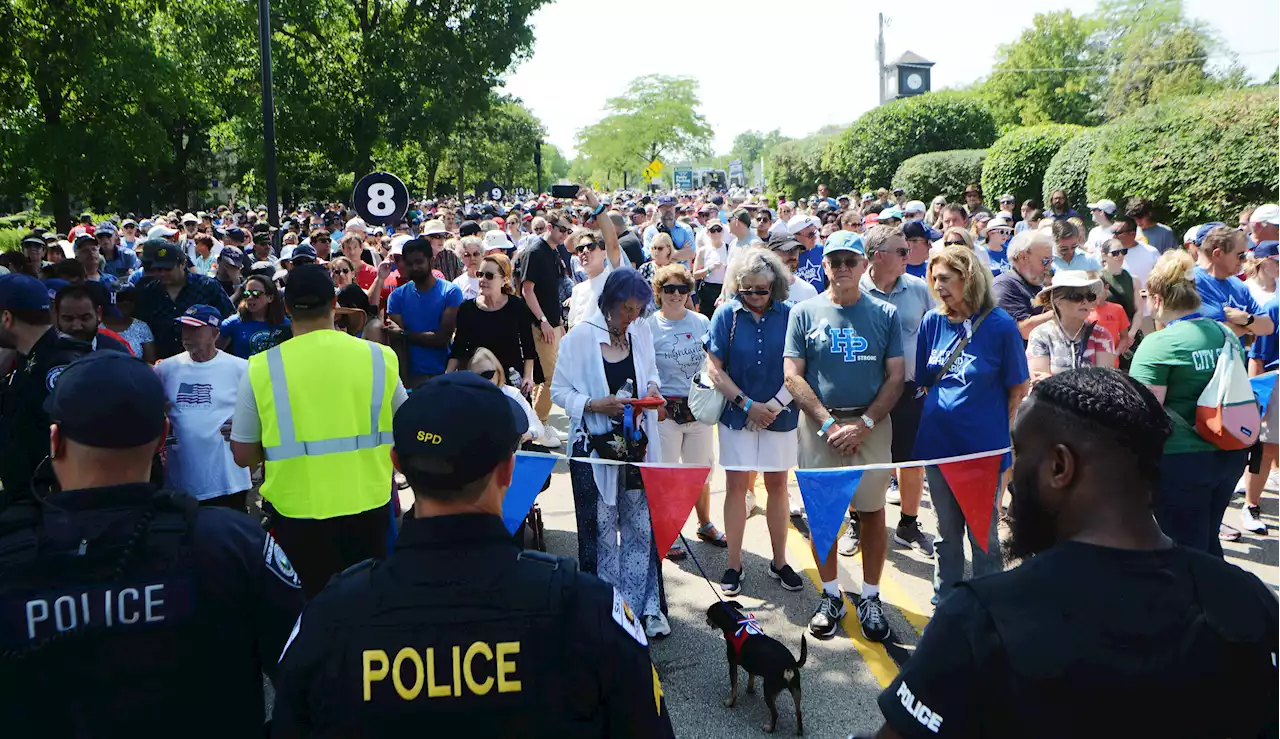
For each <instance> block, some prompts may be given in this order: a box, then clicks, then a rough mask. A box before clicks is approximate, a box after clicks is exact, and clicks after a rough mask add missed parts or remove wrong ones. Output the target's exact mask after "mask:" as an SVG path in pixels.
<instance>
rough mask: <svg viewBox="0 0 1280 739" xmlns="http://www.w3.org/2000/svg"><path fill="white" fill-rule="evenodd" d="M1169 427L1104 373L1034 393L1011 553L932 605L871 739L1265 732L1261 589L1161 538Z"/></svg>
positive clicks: (1270, 705)
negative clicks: (1005, 562) (1155, 503)
mask: <svg viewBox="0 0 1280 739" xmlns="http://www.w3.org/2000/svg"><path fill="white" fill-rule="evenodd" d="M1170 432H1171V425H1170V422H1169V419H1168V417H1167V416H1166V414H1165V411H1164V408H1163V407H1161V403H1160V401H1159V400H1157V399H1156V398H1155V396H1154V395H1152V394H1151V392H1150V391H1149V390H1147V389H1146V388H1145V387H1143V386H1142V385H1140V384H1138V383H1137V382H1135V381H1134V380H1132V379H1130V378H1129V377H1128V376H1127V375H1123V374H1121V373H1120V372H1118V371H1116V370H1113V369H1102V368H1088V369H1081V370H1073V371H1071V372H1065V373H1062V374H1059V375H1054V376H1053V377H1052V378H1050V379H1047V380H1044V381H1042V382H1040V383H1039V384H1038V385H1036V386H1035V388H1034V389H1033V390H1032V392H1031V398H1030V400H1029V401H1028V402H1027V403H1025V404H1023V405H1022V407H1021V408H1020V409H1019V411H1018V418H1017V421H1016V423H1015V425H1014V428H1013V446H1014V449H1015V452H1016V455H1015V462H1014V467H1013V483H1014V493H1013V503H1012V506H1011V510H1010V515H1011V517H1012V520H1013V522H1012V526H1011V531H1012V538H1011V539H1010V541H1009V544H1008V546H1009V550H1010V553H1011V554H1013V555H1014V556H1015V557H1020V558H1023V559H1024V560H1025V561H1024V562H1023V564H1022V565H1021V566H1019V567H1018V568H1016V569H1014V570H1010V571H1008V572H1004V573H1001V574H997V575H990V576H987V577H981V578H978V579H976V580H971V581H968V582H963V583H960V584H959V585H958V586H957V588H956V590H955V591H954V592H952V594H951V595H949V596H948V597H947V598H946V599H944V600H943V601H942V603H941V605H940V606H939V608H938V611H937V613H936V615H935V616H934V617H933V620H932V621H931V622H930V623H929V628H928V629H926V630H925V632H924V636H923V637H922V638H921V640H920V644H919V646H918V647H917V649H916V652H915V654H914V655H913V656H912V657H911V659H910V661H908V662H907V663H906V665H905V666H904V667H903V668H902V672H901V673H900V674H899V675H898V677H897V678H896V679H895V680H894V681H893V683H892V684H890V685H889V687H888V688H887V689H886V690H885V691H884V692H883V693H881V694H880V700H879V704H880V710H881V712H882V713H884V717H885V722H886V725H885V726H884V727H882V728H881V729H880V732H879V733H878V734H877V735H876V736H877V737H878V738H879V739H892V738H893V737H929V738H930V739H934V738H935V737H948V736H954V737H1080V736H1090V737H1137V736H1143V737H1173V736H1177V737H1245V736H1247V737H1259V736H1271V737H1274V736H1276V732H1277V714H1278V713H1280V703H1278V698H1277V692H1276V680H1277V677H1278V675H1277V670H1276V652H1277V618H1278V616H1280V612H1278V610H1277V604H1276V599H1275V596H1274V595H1273V594H1272V593H1271V591H1270V589H1269V588H1268V587H1267V586H1265V585H1263V584H1262V582H1261V581H1260V580H1258V578H1257V577H1255V576H1253V575H1251V574H1249V573H1247V572H1244V571H1243V570H1241V569H1239V568H1238V567H1235V566H1234V565H1230V564H1227V563H1226V562H1224V561H1223V560H1222V559H1220V558H1217V557H1211V556H1208V555H1206V554H1203V553H1201V552H1197V551H1193V550H1190V549H1186V548H1183V547H1179V546H1176V545H1175V544H1174V543H1173V541H1172V540H1171V539H1169V537H1168V536H1165V534H1164V533H1163V532H1162V531H1161V530H1160V526H1159V525H1158V524H1157V523H1156V520H1155V517H1154V516H1153V515H1152V512H1151V496H1152V492H1153V491H1154V490H1155V488H1156V481H1157V479H1158V477H1159V472H1160V457H1161V454H1162V453H1163V449H1164V444H1165V440H1166V439H1167V438H1168V437H1169V434H1170Z"/></svg>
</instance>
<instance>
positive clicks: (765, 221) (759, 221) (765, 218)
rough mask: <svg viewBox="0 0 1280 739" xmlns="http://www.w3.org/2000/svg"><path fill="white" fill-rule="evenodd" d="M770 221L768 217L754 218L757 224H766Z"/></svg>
mask: <svg viewBox="0 0 1280 739" xmlns="http://www.w3.org/2000/svg"><path fill="white" fill-rule="evenodd" d="M772 220H773V219H772V218H770V217H769V216H756V222H757V223H768V222H769V221H772Z"/></svg>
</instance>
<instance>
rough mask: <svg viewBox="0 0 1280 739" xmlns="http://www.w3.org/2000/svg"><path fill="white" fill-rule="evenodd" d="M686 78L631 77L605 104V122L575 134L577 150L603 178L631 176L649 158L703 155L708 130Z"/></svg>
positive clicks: (694, 84) (693, 85)
mask: <svg viewBox="0 0 1280 739" xmlns="http://www.w3.org/2000/svg"><path fill="white" fill-rule="evenodd" d="M700 105H701V102H700V101H699V99H698V83H697V82H696V81H695V80H693V79H692V78H689V77H667V76H665V75H659V74H651V75H646V76H644V77H637V78H636V79H634V80H632V81H631V82H630V84H628V85H627V90H626V92H624V93H623V94H622V95H620V96H618V97H614V98H610V99H609V100H608V101H606V102H605V112H606V114H605V117H604V118H602V119H601V120H600V121H598V122H596V123H593V124H592V125H590V126H587V127H586V128H583V129H582V130H581V131H579V132H578V149H579V151H581V152H583V153H584V154H586V156H587V157H588V158H589V159H590V160H591V161H592V166H593V167H595V168H597V169H603V170H604V171H605V172H607V173H614V172H621V171H622V170H630V171H633V172H634V171H637V170H638V169H641V168H643V167H644V166H645V165H646V164H648V163H649V162H650V161H653V160H654V159H659V158H662V157H666V158H668V159H672V160H674V158H675V157H678V156H686V157H698V156H702V155H705V154H707V153H708V151H709V146H710V142H711V136H712V131H711V127H710V126H709V125H708V124H707V121H706V118H704V117H703V115H702V114H701V113H699V112H698V107H699V106H700Z"/></svg>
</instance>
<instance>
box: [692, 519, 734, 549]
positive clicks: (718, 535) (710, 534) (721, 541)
mask: <svg viewBox="0 0 1280 739" xmlns="http://www.w3.org/2000/svg"><path fill="white" fill-rule="evenodd" d="M698 538H699V539H701V540H703V541H705V542H706V543H708V544H710V545H712V546H715V547H720V548H721V549H728V548H729V540H728V539H727V538H725V535H724V532H723V531H717V530H716V525H715V524H713V523H706V524H702V525H701V526H699V527H698Z"/></svg>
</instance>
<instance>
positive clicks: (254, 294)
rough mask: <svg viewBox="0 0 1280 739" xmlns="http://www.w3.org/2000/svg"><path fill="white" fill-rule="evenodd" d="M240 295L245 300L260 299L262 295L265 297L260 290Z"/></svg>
mask: <svg viewBox="0 0 1280 739" xmlns="http://www.w3.org/2000/svg"><path fill="white" fill-rule="evenodd" d="M242 294H243V295H244V297H245V298H260V297H262V296H263V295H266V293H265V292H263V291H262V290H245V291H244V293H242Z"/></svg>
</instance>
